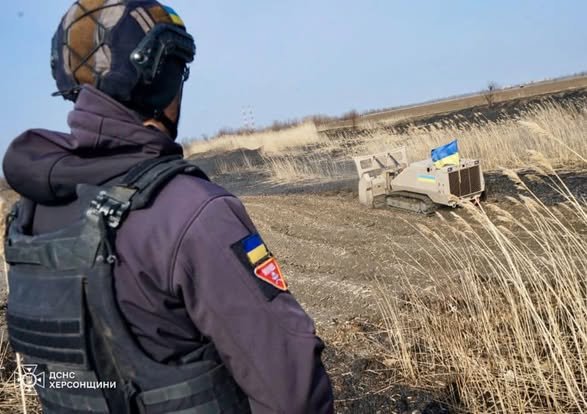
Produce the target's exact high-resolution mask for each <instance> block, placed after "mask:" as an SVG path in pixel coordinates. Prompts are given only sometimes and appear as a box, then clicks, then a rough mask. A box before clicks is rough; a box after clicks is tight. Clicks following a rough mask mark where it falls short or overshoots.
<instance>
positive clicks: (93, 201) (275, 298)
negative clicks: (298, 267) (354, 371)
mask: <svg viewBox="0 0 587 414" xmlns="http://www.w3.org/2000/svg"><path fill="white" fill-rule="evenodd" d="M194 55H195V45H194V42H193V39H192V37H191V36H190V35H189V34H188V33H187V31H186V29H185V26H184V23H183V21H182V20H181V18H180V17H179V16H178V15H177V14H176V13H175V11H173V10H172V9H171V8H169V7H165V6H162V5H161V4H159V3H158V2H157V1H153V0H129V1H121V0H80V1H78V2H76V3H75V4H74V5H73V6H72V7H71V8H70V10H69V11H68V12H67V13H66V15H65V16H64V17H63V19H62V21H61V22H60V24H59V28H58V30H57V32H56V34H55V37H54V38H53V42H52V55H51V66H52V70H53V76H54V78H55V79H56V81H57V86H58V89H59V92H58V95H60V96H63V97H64V98H65V99H68V100H71V101H73V102H75V107H74V109H73V111H72V112H71V113H70V114H69V117H68V123H69V126H70V127H71V133H58V132H52V131H47V130H41V129H35V130H29V131H27V132H25V133H24V134H22V135H21V136H19V137H18V138H16V139H15V140H14V141H13V142H12V144H11V146H10V147H9V149H8V151H7V153H6V155H5V158H4V163H3V169H4V175H5V177H6V180H7V181H8V183H9V184H10V186H11V187H12V188H13V189H14V190H15V191H17V192H18V193H19V194H20V195H21V196H22V198H21V201H20V202H19V203H18V204H17V205H16V207H15V208H14V209H13V211H12V213H11V215H10V217H9V222H8V228H7V234H6V238H5V251H6V260H7V262H8V263H9V264H10V271H9V282H10V294H9V300H8V309H7V318H8V327H9V336H10V341H11V344H12V346H13V348H14V349H15V350H16V351H17V352H19V353H20V354H21V355H22V356H23V358H24V361H25V363H27V364H34V365H35V366H37V367H39V370H41V371H42V372H43V373H44V374H46V375H47V378H59V377H61V378H63V377H64V376H65V377H66V378H69V379H75V381H76V382H77V384H78V387H76V388H68V387H66V386H65V387H54V386H51V384H50V383H49V382H46V383H45V384H43V385H44V387H43V386H41V384H37V387H36V391H37V393H38V395H39V398H40V400H41V403H42V405H43V410H44V412H45V413H60V414H61V413H64V414H67V413H116V414H118V413H121V414H125V413H129V414H130V413H153V414H155V413H157V414H159V413H175V414H188V413H194V414H202V413H210V414H214V413H247V412H252V413H255V414H261V413H331V412H332V411H333V408H332V407H333V400H332V390H331V384H330V381H329V378H328V376H327V374H326V372H325V369H324V367H323V364H322V362H321V352H322V350H323V347H324V345H323V343H322V341H321V340H320V339H319V338H318V337H317V336H316V335H315V330H314V324H313V321H312V320H311V319H310V318H309V317H308V315H306V313H305V312H304V311H303V310H302V308H301V307H300V305H299V304H298V302H297V301H296V300H295V298H294V297H293V296H292V295H291V293H290V292H289V291H288V287H287V282H286V280H285V279H284V277H283V274H282V272H281V269H280V268H279V264H278V261H277V260H276V258H275V257H273V255H272V253H271V251H270V249H269V247H268V246H267V245H266V244H265V242H264V241H263V239H262V237H261V235H259V234H258V232H257V230H256V229H255V226H254V224H253V223H252V222H251V220H250V218H249V216H248V215H247V213H246V211H245V209H244V207H243V205H242V204H241V202H240V201H239V200H238V199H237V198H236V197H234V196H233V195H231V194H229V193H228V192H226V191H225V190H224V189H222V188H221V187H219V186H217V185H215V184H213V183H211V182H210V181H209V180H208V178H207V177H206V175H205V174H204V173H203V172H202V171H200V170H199V169H198V168H197V166H195V165H193V164H191V163H189V162H187V161H185V160H183V154H182V148H181V146H180V145H178V144H177V143H175V142H174V140H175V138H176V136H177V125H178V122H179V114H180V106H181V98H182V90H183V83H184V81H185V80H186V79H187V77H188V73H189V72H188V68H187V65H188V64H189V63H190V62H191V61H192V60H193V58H194ZM64 373H66V374H64ZM104 383H106V384H108V385H107V386H104V387H103V386H102V385H99V386H96V384H104ZM79 384H81V386H79ZM89 384H93V385H92V386H90V387H87V385H89ZM112 384H115V386H111V385H112ZM53 385H55V384H53ZM65 385H67V384H65Z"/></svg>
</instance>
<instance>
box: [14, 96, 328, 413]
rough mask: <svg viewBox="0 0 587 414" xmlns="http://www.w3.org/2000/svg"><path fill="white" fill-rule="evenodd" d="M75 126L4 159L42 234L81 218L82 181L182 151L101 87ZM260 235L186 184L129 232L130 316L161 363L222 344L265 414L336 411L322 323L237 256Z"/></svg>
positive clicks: (125, 292) (118, 275)
mask: <svg viewBox="0 0 587 414" xmlns="http://www.w3.org/2000/svg"><path fill="white" fill-rule="evenodd" d="M68 122H69V125H70V127H71V134H63V133H57V132H51V131H47V130H30V131H27V132H25V133H24V134H22V135H21V136H19V137H18V138H16V139H15V140H14V141H13V142H12V144H11V146H10V147H9V149H8V151H7V153H6V156H5V158H4V165H3V167H4V175H5V177H6V180H7V181H8V183H9V184H10V186H11V187H12V188H13V189H14V190H15V191H17V192H18V193H20V194H21V195H22V196H23V198H24V199H25V200H26V205H27V206H28V208H33V209H34V215H33V221H32V222H31V223H26V224H27V226H26V228H28V229H29V231H30V232H31V234H39V233H45V232H49V231H53V230H56V229H58V228H60V227H62V226H65V225H67V224H69V223H71V222H73V221H74V220H75V219H77V218H78V217H79V210H80V206H79V204H78V202H77V200H76V198H75V186H76V185H77V184H79V183H89V184H102V183H104V182H106V181H109V180H111V179H114V178H116V177H120V176H121V175H123V174H124V173H126V172H127V171H128V170H129V169H130V168H131V167H132V166H133V165H135V164H136V163H138V162H140V161H143V160H146V159H151V158H156V157H159V156H163V155H169V154H181V153H182V148H181V146H180V145H178V144H176V143H174V142H173V141H172V140H170V139H169V138H168V137H167V136H166V135H164V134H162V133H161V132H159V131H156V130H153V129H150V128H145V127H143V126H142V122H141V120H140V118H139V117H138V116H137V115H136V114H135V113H134V112H132V111H130V110H128V109H127V108H125V107H124V106H122V105H121V104H119V103H118V102H116V101H114V100H113V99H111V98H109V97H108V96H106V95H104V94H102V93H101V92H99V91H98V90H96V89H94V88H92V87H84V89H83V90H82V92H81V93H80V96H79V98H78V101H77V103H76V105H75V108H74V110H73V111H72V112H71V113H70V114H69V118H68ZM256 232H257V230H256V229H255V226H254V225H253V223H252V222H251V220H250V218H249V216H248V214H247V212H246V211H245V208H244V207H243V205H242V203H241V202H240V201H239V200H238V199H237V198H236V197H234V196H233V195H231V194H229V193H228V192H226V191H225V190H224V189H222V188H221V187H219V186H217V185H215V184H213V183H210V182H207V181H204V180H201V179H198V178H194V177H189V176H183V175H182V176H178V177H176V178H175V179H173V180H172V181H171V182H170V183H169V184H168V185H167V186H166V187H165V188H164V189H163V190H162V191H161V193H160V194H159V196H158V198H157V199H156V200H155V202H154V203H153V205H152V206H151V207H149V208H148V209H145V210H138V211H134V212H132V213H131V214H130V215H129V217H128V218H127V219H126V221H125V222H124V224H123V226H122V227H121V229H120V230H119V231H118V235H117V240H116V246H117V251H118V255H119V259H120V260H119V263H118V265H117V268H116V270H115V280H116V295H117V299H118V303H119V305H120V308H121V311H122V313H123V315H124V316H125V318H126V319H127V322H128V324H129V327H130V328H131V331H132V332H133V334H134V335H135V336H136V338H137V340H138V342H139V344H140V345H141V347H142V348H143V349H144V350H145V352H146V353H147V354H148V355H150V356H151V357H152V358H153V359H155V360H157V361H160V362H168V363H174V362H175V361H177V360H178V359H180V358H181V357H182V356H184V355H186V354H188V353H190V352H191V351H193V350H194V346H195V344H196V343H198V341H200V340H201V339H202V337H204V339H205V340H210V341H212V342H213V343H214V345H215V346H216V348H217V350H218V352H219V354H220V356H221V357H222V360H223V361H224V363H225V364H226V366H227V367H228V368H229V370H230V372H231V373H232V374H233V376H234V378H235V379H236V381H237V382H238V384H239V385H240V386H241V388H242V389H243V390H244V391H245V393H247V395H248V396H249V400H250V404H251V408H252V411H253V413H255V414H261V413H331V412H332V411H333V399H332V389H331V385H330V381H329V378H328V376H327V374H326V372H325V369H324V367H323V365H322V362H321V359H320V355H321V352H322V350H323V347H324V345H323V343H322V341H321V340H320V339H319V338H318V337H317V336H316V335H315V330H314V324H313V321H312V320H311V319H310V317H308V315H307V314H306V313H305V312H304V311H303V309H302V308H301V306H300V305H299V304H298V302H297V301H296V300H295V298H294V297H293V296H292V295H291V294H290V293H289V292H283V293H280V294H278V295H277V296H275V297H272V298H271V299H270V297H268V296H267V295H266V292H264V290H263V289H262V286H260V285H259V279H258V278H257V277H256V276H255V275H254V274H253V271H252V268H251V267H249V266H247V265H246V264H245V263H243V261H242V260H239V257H238V255H237V254H236V253H235V249H234V248H232V246H233V245H235V244H237V243H238V242H239V241H241V240H243V239H245V238H246V237H247V236H250V235H251V234H254V233H256ZM269 247H270V246H269ZM261 283H266V282H261ZM271 296H273V295H271Z"/></svg>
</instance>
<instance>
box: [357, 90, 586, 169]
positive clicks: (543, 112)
mask: <svg viewBox="0 0 587 414" xmlns="http://www.w3.org/2000/svg"><path fill="white" fill-rule="evenodd" d="M479 121H480V122H479V123H467V122H463V123H461V124H457V123H455V122H445V123H437V124H434V125H430V126H426V127H422V128H413V129H411V130H410V131H409V132H408V133H405V134H397V135H395V134H388V133H385V132H384V131H381V130H377V129H375V130H374V131H372V132H368V133H367V134H366V135H363V136H361V137H353V136H348V137H347V138H348V139H350V140H354V142H355V143H356V146H355V150H354V151H355V152H358V153H366V154H368V153H374V152H379V151H381V150H382V149H384V148H388V147H393V146H397V145H407V147H408V154H409V156H410V158H411V159H412V160H417V159H424V158H428V157H430V150H431V149H432V148H434V147H437V146H439V145H443V144H445V143H447V142H449V141H451V140H452V139H455V138H457V139H458V140H459V147H460V152H461V153H462V154H463V155H464V156H466V157H469V158H479V159H481V160H482V162H483V165H484V166H485V168H486V169H492V168H497V167H500V166H505V167H512V168H520V167H524V166H526V165H527V164H528V162H529V161H530V160H529V158H528V157H527V153H528V150H533V151H538V152H540V153H542V154H543V155H544V156H545V157H547V158H548V159H549V160H551V162H552V163H554V164H555V165H557V166H564V165H568V164H576V163H577V162H581V163H584V158H583V159H581V157H580V156H578V155H579V154H587V140H586V139H585V131H587V102H585V101H581V102H578V103H577V105H572V106H562V105H559V104H555V103H545V104H541V105H536V106H534V107H533V108H532V109H530V110H528V111H526V112H525V113H523V114H522V115H521V116H519V117H517V118H516V119H510V120H505V121H501V122H486V121H483V120H482V119H480V120H479ZM347 144H348V142H347Z"/></svg>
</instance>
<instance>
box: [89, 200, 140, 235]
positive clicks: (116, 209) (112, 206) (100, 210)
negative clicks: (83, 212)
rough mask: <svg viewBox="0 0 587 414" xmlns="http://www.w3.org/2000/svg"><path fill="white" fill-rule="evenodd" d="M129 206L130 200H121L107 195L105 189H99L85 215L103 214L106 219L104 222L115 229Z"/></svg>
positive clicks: (96, 215) (97, 215)
mask: <svg viewBox="0 0 587 414" xmlns="http://www.w3.org/2000/svg"><path fill="white" fill-rule="evenodd" d="M129 208H130V201H127V202H122V201H120V200H117V199H116V198H114V197H112V196H111V195H109V194H108V193H107V192H106V191H100V193H99V194H98V197H96V199H94V200H92V202H91V204H90V208H89V209H88V212H87V216H88V217H91V216H95V217H99V216H103V217H104V218H105V219H106V224H108V226H109V227H111V228H113V229H116V228H118V226H120V223H121V222H122V220H123V218H124V216H125V214H126V213H127V212H128V209H129Z"/></svg>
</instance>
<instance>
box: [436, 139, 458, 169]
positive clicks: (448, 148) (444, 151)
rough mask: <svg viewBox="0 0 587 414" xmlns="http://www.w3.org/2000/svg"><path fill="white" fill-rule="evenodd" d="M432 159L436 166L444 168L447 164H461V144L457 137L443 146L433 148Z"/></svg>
mask: <svg viewBox="0 0 587 414" xmlns="http://www.w3.org/2000/svg"><path fill="white" fill-rule="evenodd" d="M432 161H433V162H434V166H435V167H436V168H442V167H444V166H445V165H459V163H460V162H461V161H460V158H459V145H458V143H457V140H456V139H455V140H454V141H452V142H449V143H448V144H446V145H443V146H442V147H438V148H434V149H433V150H432Z"/></svg>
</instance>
